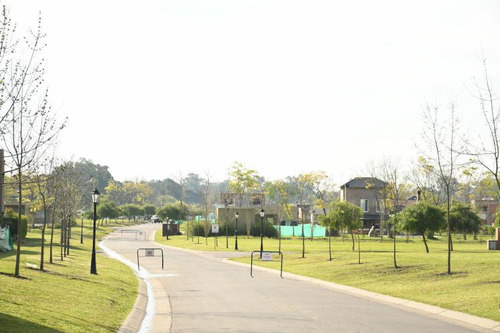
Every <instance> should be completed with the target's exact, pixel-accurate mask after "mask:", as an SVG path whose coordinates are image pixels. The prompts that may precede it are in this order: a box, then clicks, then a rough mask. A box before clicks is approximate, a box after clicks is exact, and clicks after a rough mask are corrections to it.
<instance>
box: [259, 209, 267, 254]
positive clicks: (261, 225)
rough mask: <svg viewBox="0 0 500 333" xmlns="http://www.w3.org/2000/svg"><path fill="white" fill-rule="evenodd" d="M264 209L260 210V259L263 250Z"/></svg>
mask: <svg viewBox="0 0 500 333" xmlns="http://www.w3.org/2000/svg"><path fill="white" fill-rule="evenodd" d="M265 215H266V212H265V211H264V209H261V210H260V259H262V251H264V216H265Z"/></svg>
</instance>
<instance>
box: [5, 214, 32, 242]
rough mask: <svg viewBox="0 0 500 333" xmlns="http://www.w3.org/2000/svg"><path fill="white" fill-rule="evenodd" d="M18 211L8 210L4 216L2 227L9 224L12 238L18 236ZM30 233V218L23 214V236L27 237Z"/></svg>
mask: <svg viewBox="0 0 500 333" xmlns="http://www.w3.org/2000/svg"><path fill="white" fill-rule="evenodd" d="M17 219H18V218H17V213H15V212H14V211H12V210H7V211H6V212H5V216H4V217H3V222H2V227H5V226H9V229H10V234H11V236H12V238H17ZM27 234H28V218H27V217H26V216H24V215H21V237H22V238H26V235H27Z"/></svg>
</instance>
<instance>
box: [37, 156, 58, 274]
mask: <svg viewBox="0 0 500 333" xmlns="http://www.w3.org/2000/svg"><path fill="white" fill-rule="evenodd" d="M53 162H54V160H53V159H50V160H49V161H48V163H46V164H45V165H40V169H39V170H37V171H38V172H36V173H35V175H34V180H35V185H36V191H35V192H36V193H35V197H36V202H37V204H36V205H34V206H35V207H38V208H40V209H42V211H43V224H42V232H41V236H40V239H41V244H40V270H41V271H43V270H44V261H45V230H46V228H47V219H48V214H49V208H50V205H51V204H52V205H53V204H54V203H53V196H51V194H52V193H51V192H52V188H51V182H52V181H53V179H54V178H53V176H51V175H50V173H51V169H52V167H53ZM42 168H44V169H45V170H44V171H45V172H43V173H42V172H40V171H41V169H42Z"/></svg>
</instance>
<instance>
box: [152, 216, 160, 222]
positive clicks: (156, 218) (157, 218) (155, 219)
mask: <svg viewBox="0 0 500 333" xmlns="http://www.w3.org/2000/svg"><path fill="white" fill-rule="evenodd" d="M151 222H152V223H160V222H161V219H160V218H159V217H158V216H156V215H153V216H151Z"/></svg>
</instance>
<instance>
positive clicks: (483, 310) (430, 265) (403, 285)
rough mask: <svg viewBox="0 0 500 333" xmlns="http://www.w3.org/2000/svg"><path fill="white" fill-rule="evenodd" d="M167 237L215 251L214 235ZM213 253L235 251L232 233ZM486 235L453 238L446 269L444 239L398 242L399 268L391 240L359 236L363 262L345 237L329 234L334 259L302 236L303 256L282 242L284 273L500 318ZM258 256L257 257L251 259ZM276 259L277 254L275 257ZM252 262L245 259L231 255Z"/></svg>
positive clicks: (242, 245)
mask: <svg viewBox="0 0 500 333" xmlns="http://www.w3.org/2000/svg"><path fill="white" fill-rule="evenodd" d="M170 238H171V239H170V240H168V241H166V240H165V238H164V237H161V232H157V234H156V241H157V242H160V243H163V244H167V245H171V246H177V247H183V248H189V249H194V250H201V251H214V240H213V238H209V239H208V245H207V244H206V243H205V238H204V237H200V243H199V244H198V238H197V237H196V236H195V237H194V239H189V240H186V236H174V237H170ZM218 239H219V242H218V243H219V247H218V248H217V251H233V250H234V237H230V239H229V248H228V249H226V240H225V237H219V238H218ZM485 240H486V238H483V239H482V241H478V240H473V239H472V237H471V236H470V237H469V238H468V240H467V241H463V240H462V241H459V240H458V239H457V238H456V237H454V251H453V252H452V258H451V267H452V271H453V274H452V275H450V276H449V275H447V274H445V273H446V271H447V242H446V240H445V239H444V238H443V239H437V240H431V241H429V249H430V253H426V252H425V247H424V244H423V241H422V240H421V238H412V239H410V240H409V242H408V243H407V242H406V240H405V239H398V240H397V248H398V254H397V261H398V265H399V266H400V268H398V269H395V268H394V265H393V250H392V249H393V243H392V239H389V238H384V240H383V241H382V242H381V241H380V238H368V237H366V238H364V239H363V238H361V242H360V244H361V264H358V252H357V241H356V251H354V252H353V251H352V242H351V239H350V236H349V237H347V236H346V237H345V240H344V241H342V239H341V238H340V237H336V238H332V252H333V257H334V260H332V261H329V255H328V239H326V238H321V239H320V238H316V239H314V241H311V240H310V239H306V240H305V247H306V254H305V258H302V239H301V238H293V239H284V240H282V247H281V250H282V252H283V253H284V267H283V269H284V271H287V272H291V273H295V274H299V275H303V276H309V277H313V278H318V279H322V280H325V281H331V282H336V283H340V284H344V285H349V286H353V287H357V288H361V289H365V290H370V291H374V292H378V293H381V294H385V295H391V296H395V297H400V298H405V299H410V300H414V301H418V302H422V303H427V304H432V305H437V306H440V307H443V308H447V309H452V310H456V311H461V312H465V313H469V314H472V315H476V316H480V317H485V318H490V319H493V320H497V321H500V296H499V295H500V251H488V250H487V249H486V242H485ZM238 247H239V250H240V251H242V252H243V251H245V252H250V251H254V250H259V249H260V238H256V237H252V238H250V239H247V238H246V236H240V237H238ZM264 250H269V251H276V250H278V240H276V239H268V238H264ZM256 258H258V256H257V255H255V256H254V259H256ZM276 259H277V258H276ZM234 260H236V261H239V262H245V263H250V258H249V257H244V258H238V259H234ZM254 263H255V264H257V265H261V266H266V267H270V268H276V269H279V261H278V260H275V261H273V262H261V261H259V260H254Z"/></svg>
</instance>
